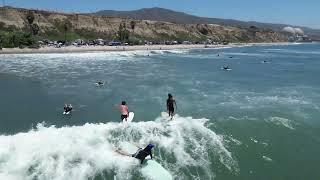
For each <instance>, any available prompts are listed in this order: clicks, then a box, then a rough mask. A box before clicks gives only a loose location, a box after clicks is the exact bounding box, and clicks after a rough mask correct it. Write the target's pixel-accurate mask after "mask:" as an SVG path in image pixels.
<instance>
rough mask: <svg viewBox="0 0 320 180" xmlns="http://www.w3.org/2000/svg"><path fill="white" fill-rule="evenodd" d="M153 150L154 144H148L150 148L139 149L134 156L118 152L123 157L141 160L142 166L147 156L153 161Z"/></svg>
mask: <svg viewBox="0 0 320 180" xmlns="http://www.w3.org/2000/svg"><path fill="white" fill-rule="evenodd" d="M152 148H154V145H153V144H148V146H147V147H145V148H144V149H142V148H139V149H138V151H137V152H136V153H134V154H128V153H125V152H123V151H121V150H118V149H117V150H116V152H117V153H119V154H121V155H125V156H130V157H134V158H137V159H139V160H140V161H141V164H142V163H143V161H144V160H145V158H146V157H147V156H150V157H151V159H152V158H153V157H152Z"/></svg>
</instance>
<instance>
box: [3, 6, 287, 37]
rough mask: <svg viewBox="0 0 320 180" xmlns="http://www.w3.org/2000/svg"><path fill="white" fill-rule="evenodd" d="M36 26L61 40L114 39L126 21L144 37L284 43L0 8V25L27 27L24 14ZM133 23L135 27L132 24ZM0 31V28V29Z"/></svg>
mask: <svg viewBox="0 0 320 180" xmlns="http://www.w3.org/2000/svg"><path fill="white" fill-rule="evenodd" d="M30 14H32V15H33V17H34V20H33V23H34V24H36V25H37V26H38V27H39V36H41V37H46V38H50V39H59V38H60V39H62V36H63V35H64V32H65V31H66V32H67V34H68V37H69V39H72V38H73V39H75V38H85V39H94V38H106V39H110V40H111V39H115V38H116V36H117V33H118V30H119V26H120V24H125V26H126V29H127V30H128V31H129V33H130V36H134V37H137V38H139V39H147V40H204V39H209V38H210V39H213V40H215V41H229V42H280V41H282V42H284V41H287V37H286V36H285V35H284V34H282V33H280V32H274V31H272V30H265V29H258V28H255V27H251V28H237V27H229V26H221V25H216V24H174V23H169V22H162V21H149V20H132V19H122V18H114V17H106V16H96V15H86V14H65V13H56V12H48V11H39V10H27V9H17V8H9V7H6V8H0V28H4V27H5V28H8V27H10V26H11V28H17V29H21V30H27V29H28V26H29V24H28V23H29V22H28V20H27V16H28V15H30ZM132 24H134V27H133V26H132ZM0 30H1V29H0Z"/></svg>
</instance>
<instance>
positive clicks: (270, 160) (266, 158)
mask: <svg viewBox="0 0 320 180" xmlns="http://www.w3.org/2000/svg"><path fill="white" fill-rule="evenodd" d="M262 159H264V160H265V161H268V162H272V159H271V158H269V157H267V156H262Z"/></svg>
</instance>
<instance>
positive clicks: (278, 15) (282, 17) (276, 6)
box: [2, 0, 320, 29]
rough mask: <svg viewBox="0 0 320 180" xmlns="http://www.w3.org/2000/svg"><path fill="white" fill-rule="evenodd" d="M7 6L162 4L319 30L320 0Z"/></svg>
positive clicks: (84, 8) (77, 6)
mask: <svg viewBox="0 0 320 180" xmlns="http://www.w3.org/2000/svg"><path fill="white" fill-rule="evenodd" d="M2 1H5V4H6V5H9V6H16V7H26V8H38V9H47V10H48V9H50V10H56V11H68V12H94V11H98V10H105V9H108V10H135V9H140V8H148V7H162V8H168V9H172V10H178V11H183V12H186V13H190V14H194V15H198V16H205V17H217V18H229V19H239V20H246V21H260V22H272V23H285V24H293V25H304V26H309V27H313V28H319V29H320V0H305V1H303V0H300V1H298V0H2Z"/></svg>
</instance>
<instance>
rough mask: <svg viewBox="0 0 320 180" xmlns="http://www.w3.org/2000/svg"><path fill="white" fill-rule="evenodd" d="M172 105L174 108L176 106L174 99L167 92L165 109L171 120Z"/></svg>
mask: <svg viewBox="0 0 320 180" xmlns="http://www.w3.org/2000/svg"><path fill="white" fill-rule="evenodd" d="M174 106H176V108H178V107H177V103H176V100H175V99H173V96H172V95H171V94H170V93H169V94H168V99H167V111H168V113H169V117H171V120H172V118H173V116H174Z"/></svg>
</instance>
